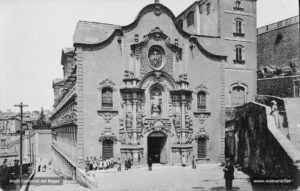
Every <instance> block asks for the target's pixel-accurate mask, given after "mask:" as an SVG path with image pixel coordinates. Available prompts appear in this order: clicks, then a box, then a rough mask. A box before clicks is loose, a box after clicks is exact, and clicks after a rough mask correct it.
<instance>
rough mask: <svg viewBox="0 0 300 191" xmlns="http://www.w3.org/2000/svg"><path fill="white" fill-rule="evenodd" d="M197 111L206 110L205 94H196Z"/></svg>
mask: <svg viewBox="0 0 300 191" xmlns="http://www.w3.org/2000/svg"><path fill="white" fill-rule="evenodd" d="M197 109H198V110H205V109H206V94H205V93H204V92H199V93H198V94H197Z"/></svg>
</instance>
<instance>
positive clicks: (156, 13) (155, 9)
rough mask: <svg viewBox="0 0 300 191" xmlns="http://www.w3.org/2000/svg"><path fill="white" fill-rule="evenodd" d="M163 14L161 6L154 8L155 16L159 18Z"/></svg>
mask: <svg viewBox="0 0 300 191" xmlns="http://www.w3.org/2000/svg"><path fill="white" fill-rule="evenodd" d="M161 13H162V11H161V8H160V6H156V7H155V8H154V14H155V15H156V16H159V15H161Z"/></svg>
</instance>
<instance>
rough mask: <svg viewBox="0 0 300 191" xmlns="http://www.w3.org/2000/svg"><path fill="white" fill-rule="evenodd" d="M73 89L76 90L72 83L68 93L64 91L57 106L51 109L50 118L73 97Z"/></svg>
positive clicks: (74, 92) (74, 94)
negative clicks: (64, 93)
mask: <svg viewBox="0 0 300 191" xmlns="http://www.w3.org/2000/svg"><path fill="white" fill-rule="evenodd" d="M75 90H76V85H74V86H73V87H72V88H71V90H70V91H69V92H68V93H66V95H65V96H64V97H63V99H62V100H61V101H60V102H59V103H58V104H57V106H56V107H55V108H54V110H53V114H52V116H51V118H52V117H53V116H55V115H56V114H57V113H58V112H59V111H60V110H61V109H62V107H63V106H64V105H66V104H67V103H68V102H69V101H70V99H72V98H73V97H75V96H76V91H75Z"/></svg>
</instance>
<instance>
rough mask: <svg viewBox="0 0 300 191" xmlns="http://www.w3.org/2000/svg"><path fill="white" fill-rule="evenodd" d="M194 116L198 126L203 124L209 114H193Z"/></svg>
mask: <svg viewBox="0 0 300 191" xmlns="http://www.w3.org/2000/svg"><path fill="white" fill-rule="evenodd" d="M194 116H195V117H196V118H198V119H199V122H200V124H201V125H202V124H204V122H205V121H206V119H207V118H209V116H210V112H194Z"/></svg>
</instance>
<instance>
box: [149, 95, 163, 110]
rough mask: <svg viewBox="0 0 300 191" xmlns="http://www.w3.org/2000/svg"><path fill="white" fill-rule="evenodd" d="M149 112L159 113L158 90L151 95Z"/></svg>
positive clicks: (159, 100)
mask: <svg viewBox="0 0 300 191" xmlns="http://www.w3.org/2000/svg"><path fill="white" fill-rule="evenodd" d="M151 114H152V115H153V116H158V115H160V114H161V95H159V94H158V92H156V93H155V95H153V96H152V105H151Z"/></svg>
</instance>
